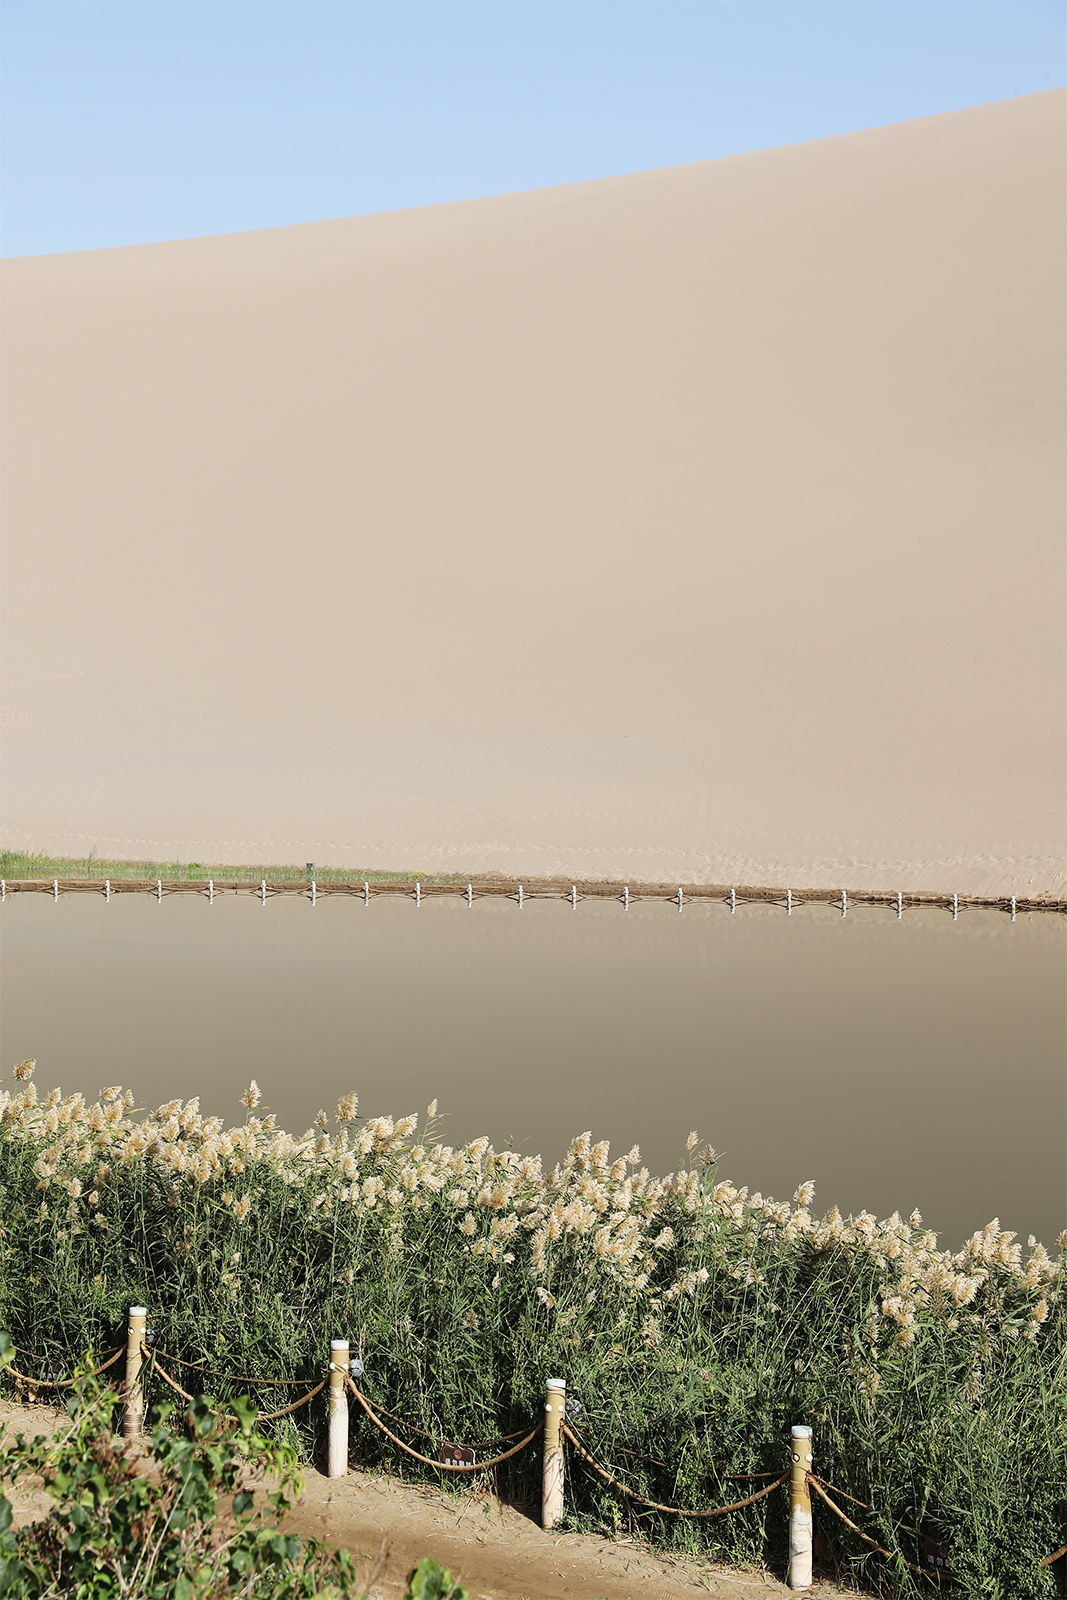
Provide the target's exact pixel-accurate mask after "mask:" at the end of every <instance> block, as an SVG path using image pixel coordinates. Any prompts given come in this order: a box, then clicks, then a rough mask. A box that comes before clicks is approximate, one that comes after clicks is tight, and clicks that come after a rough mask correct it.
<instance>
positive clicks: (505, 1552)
mask: <svg viewBox="0 0 1067 1600" xmlns="http://www.w3.org/2000/svg"><path fill="white" fill-rule="evenodd" d="M64 1420H65V1418H64V1417H63V1416H62V1414H61V1413H56V1412H54V1411H52V1410H50V1409H48V1408H46V1407H43V1406H19V1405H14V1404H12V1403H10V1402H7V1401H0V1436H2V1438H3V1440H4V1442H7V1440H9V1439H10V1438H11V1436H13V1435H14V1434H15V1433H16V1432H19V1431H22V1432H24V1433H26V1434H27V1435H29V1436H30V1437H32V1436H33V1435H35V1434H38V1433H45V1434H49V1435H50V1434H51V1433H52V1432H53V1430H54V1429H55V1427H56V1426H57V1425H59V1424H61V1423H62V1422H63V1421H64ZM9 1498H10V1499H11V1501H12V1505H13V1508H14V1519H13V1520H14V1525H15V1526H16V1527H22V1526H24V1525H25V1524H26V1523H27V1522H29V1521H31V1520H33V1519H35V1518H37V1517H41V1516H46V1515H47V1513H48V1508H49V1504H50V1502H49V1499H48V1496H47V1495H46V1494H45V1493H44V1492H43V1490H41V1489H40V1488H36V1489H35V1488H32V1487H28V1486H27V1485H25V1484H19V1485H18V1486H17V1487H16V1489H15V1490H14V1491H13V1492H11V1493H10V1494H9ZM286 1525H287V1526H288V1527H290V1528H291V1529H292V1531H294V1532H295V1533H298V1534H301V1535H303V1536H305V1537H315V1538H318V1539H322V1540H325V1541H327V1542H328V1543H330V1544H332V1545H335V1546H343V1547H344V1548H346V1549H348V1550H350V1551H351V1552H352V1554H353V1556H354V1557H355V1559H356V1561H357V1563H358V1564H359V1568H360V1571H361V1572H362V1573H363V1574H364V1579H366V1577H368V1576H369V1575H370V1574H371V1573H372V1572H374V1570H375V1568H376V1567H377V1575H376V1577H375V1579H374V1582H373V1585H372V1588H371V1590H370V1595H371V1597H372V1600H396V1597H398V1596H400V1595H402V1594H403V1592H404V1590H405V1587H406V1577H407V1574H408V1573H409V1572H410V1571H411V1569H412V1567H413V1566H414V1565H415V1563H416V1562H417V1561H418V1560H419V1559H420V1558H421V1557H422V1556H425V1555H432V1556H433V1557H434V1559H435V1560H437V1561H440V1562H441V1563H442V1565H444V1566H448V1567H451V1569H452V1570H453V1572H455V1573H457V1574H460V1575H461V1576H462V1581H463V1583H464V1584H465V1585H466V1587H467V1588H468V1589H469V1591H470V1594H471V1596H472V1600H600V1597H604V1600H689V1597H690V1596H694V1597H695V1596H696V1595H697V1594H711V1595H715V1596H718V1597H719V1600H758V1597H761V1596H767V1595H787V1594H789V1593H790V1592H791V1591H790V1590H788V1589H787V1588H786V1587H785V1586H784V1584H782V1583H780V1582H779V1581H778V1580H777V1579H776V1578H774V1577H773V1576H772V1575H771V1574H769V1573H766V1572H764V1573H760V1572H754V1571H749V1572H740V1571H737V1570H736V1569H733V1568H729V1567H724V1566H722V1565H721V1564H718V1563H707V1562H697V1561H692V1560H684V1559H682V1558H679V1557H674V1556H666V1555H664V1556H658V1555H656V1554H655V1553H654V1552H653V1551H651V1550H650V1549H649V1548H648V1546H647V1545H646V1544H643V1543H640V1542H638V1541H637V1540H634V1539H629V1538H625V1539H619V1540H611V1539H604V1538H600V1537H599V1536H597V1535H595V1534H577V1533H565V1534H560V1535H558V1536H557V1535H549V1534H545V1533H543V1532H542V1531H541V1529H540V1528H539V1527H538V1526H537V1523H536V1522H535V1521H533V1520H531V1518H530V1517H529V1516H527V1515H524V1514H523V1512H521V1511H519V1510H516V1509H515V1508H513V1507H509V1506H505V1505H502V1504H501V1503H500V1502H499V1501H497V1500H496V1499H494V1497H493V1496H492V1495H490V1494H488V1493H486V1492H485V1491H484V1490H482V1489H480V1488H478V1487H477V1486H475V1487H474V1488H473V1489H472V1490H471V1491H469V1492H461V1493H457V1494H455V1495H451V1494H447V1493H445V1494H442V1493H440V1492H438V1491H437V1490H436V1489H434V1488H432V1487H429V1486H414V1485H411V1484H404V1483H400V1482H398V1481H397V1480H395V1479H391V1478H387V1477H384V1476H381V1475H378V1474H370V1473H364V1472H357V1471H353V1472H351V1473H350V1474H349V1476H348V1477H347V1478H344V1479H341V1480H334V1481H331V1480H330V1479H328V1478H326V1477H324V1476H323V1475H322V1474H321V1473H320V1472H318V1471H317V1470H315V1469H314V1468H308V1469H307V1481H306V1490H305V1494H304V1496H303V1499H302V1500H301V1502H300V1504H299V1505H298V1506H297V1507H296V1508H295V1509H294V1511H293V1512H292V1513H291V1515H290V1517H289V1518H288V1520H287V1524H286ZM383 1541H384V1542H385V1550H384V1555H383V1551H382V1545H383ZM827 1554H829V1551H827ZM831 1570H832V1569H831ZM846 1587H847V1585H846ZM810 1592H811V1593H812V1594H813V1595H815V1596H819V1595H830V1594H838V1593H840V1592H841V1590H840V1589H839V1588H838V1586H837V1584H836V1583H831V1582H830V1581H828V1579H823V1580H817V1582H816V1584H815V1586H814V1588H813V1589H812V1590H811V1591H810ZM848 1592H852V1590H851V1589H849V1590H848Z"/></svg>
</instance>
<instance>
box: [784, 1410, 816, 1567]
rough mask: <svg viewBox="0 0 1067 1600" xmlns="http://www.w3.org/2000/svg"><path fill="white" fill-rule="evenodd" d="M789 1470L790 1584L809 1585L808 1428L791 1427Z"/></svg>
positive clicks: (809, 1431)
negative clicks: (790, 1467)
mask: <svg viewBox="0 0 1067 1600" xmlns="http://www.w3.org/2000/svg"><path fill="white" fill-rule="evenodd" d="M789 1442H790V1447H791V1448H790V1454H791V1457H792V1469H793V1470H792V1473H791V1476H790V1483H789V1587H790V1588H791V1589H810V1588H811V1544H812V1521H811V1495H810V1494H809V1493H808V1473H809V1472H810V1471H811V1429H810V1428H808V1427H805V1426H803V1425H800V1426H798V1427H794V1428H791V1429H790V1441H789Z"/></svg>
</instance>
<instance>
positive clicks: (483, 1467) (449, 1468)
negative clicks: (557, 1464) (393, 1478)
mask: <svg viewBox="0 0 1067 1600" xmlns="http://www.w3.org/2000/svg"><path fill="white" fill-rule="evenodd" d="M331 1368H332V1370H333V1371H339V1370H341V1369H340V1368H337V1367H334V1366H333V1364H332V1363H331ZM343 1378H344V1386H345V1388H346V1389H347V1390H348V1391H349V1393H350V1394H352V1395H354V1396H355V1398H356V1401H357V1402H358V1404H359V1405H361V1406H362V1407H363V1410H364V1411H365V1412H366V1414H367V1416H368V1417H369V1418H370V1420H371V1422H373V1423H374V1426H375V1427H376V1428H380V1429H381V1431H382V1433H384V1434H385V1437H386V1438H387V1439H391V1440H392V1441H393V1443H394V1444H395V1445H396V1446H397V1447H398V1448H399V1449H400V1450H403V1452H404V1454H405V1455H407V1456H410V1457H411V1459H412V1460H413V1461H421V1462H422V1463H423V1465H424V1466H427V1467H433V1468H434V1470H435V1471H436V1472H458V1473H472V1472H486V1471H488V1469H489V1468H490V1467H499V1466H500V1465H501V1463H502V1462H504V1461H510V1460H511V1458H512V1456H517V1455H518V1453H519V1451H520V1450H525V1448H526V1446H527V1445H528V1444H532V1442H533V1441H534V1439H536V1438H537V1435H538V1434H539V1433H540V1432H541V1429H542V1428H543V1427H544V1423H543V1422H537V1423H535V1424H534V1426H533V1428H532V1429H531V1430H530V1432H529V1433H528V1434H527V1435H526V1437H525V1438H524V1439H522V1440H521V1441H520V1443H519V1444H517V1445H515V1446H514V1447H513V1448H512V1449H511V1450H505V1451H504V1453H503V1455H499V1456H494V1457H493V1458H492V1460H490V1461H475V1462H468V1461H433V1460H431V1458H430V1457H429V1456H424V1455H422V1453H421V1452H420V1451H418V1450H413V1449H412V1448H411V1446H410V1445H409V1444H405V1443H404V1441H403V1439H398V1438H397V1436H396V1434H395V1433H393V1432H392V1431H391V1430H390V1429H389V1428H387V1427H386V1426H385V1423H384V1422H382V1421H381V1420H380V1418H378V1417H377V1416H375V1414H374V1411H373V1409H372V1407H371V1403H370V1401H369V1400H368V1399H367V1397H366V1396H365V1395H364V1394H361V1393H360V1391H359V1390H358V1389H357V1388H356V1386H355V1384H354V1383H353V1382H352V1379H351V1378H350V1377H349V1376H348V1374H347V1372H346V1373H344V1374H343ZM420 1431H421V1430H420Z"/></svg>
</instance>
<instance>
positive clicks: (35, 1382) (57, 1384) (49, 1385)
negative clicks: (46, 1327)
mask: <svg viewBox="0 0 1067 1600" xmlns="http://www.w3.org/2000/svg"><path fill="white" fill-rule="evenodd" d="M125 1348H126V1346H125V1345H124V1344H120V1345H119V1346H118V1347H117V1349H116V1350H114V1351H111V1352H109V1351H107V1350H102V1351H101V1355H105V1356H106V1355H108V1354H110V1355H111V1360H110V1361H105V1362H104V1364H103V1366H102V1367H94V1368H93V1370H92V1372H84V1373H82V1374H81V1375H80V1376H79V1377H75V1378H60V1379H59V1380H58V1381H53V1380H51V1379H49V1378H30V1377H27V1375H26V1373H24V1372H19V1370H18V1368H17V1367H5V1369H4V1370H5V1372H10V1374H11V1376H12V1377H13V1378H20V1379H21V1380H22V1382H23V1383H29V1384H32V1386H33V1387H34V1388H35V1389H69V1388H70V1387H71V1386H72V1385H73V1384H75V1383H80V1382H81V1381H82V1379H83V1378H95V1377H97V1376H98V1375H99V1374H100V1373H101V1372H106V1371H107V1369H108V1367H113V1366H114V1365H115V1362H116V1361H117V1360H118V1359H119V1357H120V1356H121V1355H122V1353H123V1351H124V1350H125ZM24 1354H27V1355H28V1354H29V1352H28V1351H25V1352H24ZM39 1359H40V1360H42V1361H43V1360H44V1357H43V1356H41V1357H40V1358H39Z"/></svg>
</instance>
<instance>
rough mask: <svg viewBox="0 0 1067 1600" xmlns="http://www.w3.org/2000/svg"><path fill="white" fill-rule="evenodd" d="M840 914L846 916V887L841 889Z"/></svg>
mask: <svg viewBox="0 0 1067 1600" xmlns="http://www.w3.org/2000/svg"><path fill="white" fill-rule="evenodd" d="M841 915H842V916H843V917H847V916H848V890H847V889H842V890H841Z"/></svg>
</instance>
